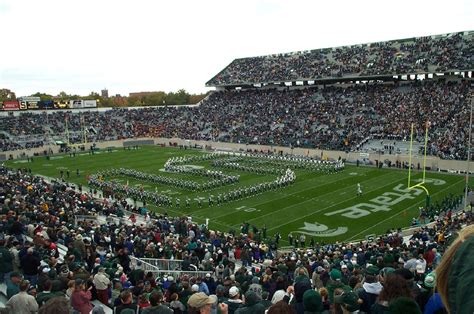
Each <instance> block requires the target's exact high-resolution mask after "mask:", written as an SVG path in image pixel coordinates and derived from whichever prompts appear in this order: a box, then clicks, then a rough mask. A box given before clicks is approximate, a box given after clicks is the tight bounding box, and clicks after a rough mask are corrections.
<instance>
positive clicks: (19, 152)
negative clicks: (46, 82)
mask: <svg viewBox="0 0 474 314" xmlns="http://www.w3.org/2000/svg"><path fill="white" fill-rule="evenodd" d="M227 57H228V59H229V61H230V60H233V61H230V63H228V65H227V66H225V67H224V68H222V69H221V70H220V71H218V72H217V73H214V75H213V76H212V77H210V78H209V79H208V80H207V82H204V81H203V82H202V84H203V85H205V86H206V87H207V88H209V89H210V90H209V91H208V92H207V93H206V94H205V95H204V94H203V95H202V97H199V99H197V100H196V101H194V102H193V103H191V101H190V99H191V98H192V97H189V95H188V97H187V98H186V100H185V101H184V102H185V103H179V104H178V103H176V104H175V103H173V102H172V101H170V100H169V99H171V98H166V99H167V100H165V98H159V101H158V102H157V103H153V101H152V105H150V103H149V101H150V99H152V98H147V97H149V94H147V93H136V95H133V98H134V99H136V101H137V102H139V105H138V106H137V105H135V103H133V104H132V101H131V99H132V95H131V94H130V97H128V100H127V99H125V100H124V99H123V97H119V96H114V97H113V98H114V101H116V100H117V99H118V98H120V99H121V101H123V102H124V103H125V105H123V106H122V105H121V106H119V107H117V106H106V105H104V104H106V103H107V104H108V103H109V101H110V99H111V98H112V97H109V96H108V95H107V91H106V90H105V93H104V91H102V94H101V95H98V94H94V95H92V94H91V96H93V97H91V96H90V97H81V96H77V95H65V94H64V95H58V96H57V97H56V96H51V97H49V96H48V95H47V94H42V93H37V94H32V95H25V96H18V97H17V96H16V95H15V93H14V92H13V91H10V90H7V89H3V90H0V92H1V93H0V96H1V97H2V102H1V106H0V108H1V109H2V110H1V111H0V122H1V123H0V161H1V163H2V164H1V168H0V205H1V216H0V218H1V219H0V221H1V231H0V234H1V237H0V280H1V284H0V313H17V312H18V313H38V312H39V313H81V314H82V313H144V314H145V313H223V314H226V313H236V314H239V313H298V314H299V313H301V314H305V313H401V311H405V312H406V313H471V312H472V311H473V310H474V303H473V298H472V293H471V292H470V290H469V285H470V284H472V283H474V279H473V278H472V275H471V273H472V272H473V270H474V269H473V266H472V265H471V264H472V263H470V262H469V260H470V258H472V255H473V254H474V237H473V236H472V235H473V234H474V228H472V227H471V224H472V219H473V218H472V206H473V205H474V196H473V195H472V184H471V182H470V176H471V174H472V171H473V170H474V169H471V167H472V166H473V165H472V164H471V162H472V155H471V142H472V140H471V132H472V106H473V104H474V94H473V92H474V75H473V70H474V31H458V32H451V33H445V34H431V35H428V36H423V37H411V38H403V39H390V38H387V40H386V41H379V42H371V43H359V44H355V45H349V46H337V47H327V48H317V49H314V50H304V51H295V52H285V51H280V52H278V51H275V54H269V55H260V56H256V57H243V58H240V57H239V58H235V59H233V55H232V54H229V55H228V56H227ZM183 93H184V92H183ZM178 95H181V96H182V93H181V94H179V93H177V94H173V96H176V99H178ZM155 96H156V95H155ZM160 97H161V96H160ZM163 97H164V96H163ZM166 97H167V96H166ZM155 99H158V98H155ZM186 101H189V102H187V103H186Z"/></svg>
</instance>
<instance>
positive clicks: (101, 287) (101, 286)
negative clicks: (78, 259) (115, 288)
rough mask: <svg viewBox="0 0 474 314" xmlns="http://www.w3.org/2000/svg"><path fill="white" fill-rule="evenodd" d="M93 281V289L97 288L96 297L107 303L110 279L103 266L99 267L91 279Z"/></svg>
mask: <svg viewBox="0 0 474 314" xmlns="http://www.w3.org/2000/svg"><path fill="white" fill-rule="evenodd" d="M92 282H93V283H94V286H95V289H96V290H97V299H98V300H99V301H100V302H102V303H103V304H105V305H107V304H109V290H108V289H109V286H110V279H109V277H108V276H107V274H106V273H105V268H103V267H100V268H99V271H98V272H97V274H96V275H95V276H94V279H93V280H92Z"/></svg>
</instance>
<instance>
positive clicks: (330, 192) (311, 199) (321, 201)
mask: <svg viewBox="0 0 474 314" xmlns="http://www.w3.org/2000/svg"><path fill="white" fill-rule="evenodd" d="M386 175H393V173H387V174H384V175H382V176H379V177H373V178H371V179H369V180H367V181H370V180H372V179H373V180H374V181H377V180H378V179H379V178H381V177H385V176H386ZM367 181H365V182H367ZM395 182H398V181H395ZM388 185H389V184H388ZM348 188H352V185H351V186H347V187H344V188H343V189H348ZM379 188H380V187H378V188H377V189H379ZM377 189H375V190H377ZM339 190H341V189H339ZM339 190H336V191H329V192H327V193H324V194H320V195H318V196H315V197H312V198H309V199H307V200H305V201H303V202H300V203H297V204H293V205H290V206H287V207H283V208H281V209H279V210H276V211H272V212H269V213H267V214H265V215H262V216H259V217H254V218H251V219H249V220H247V222H250V221H252V220H255V219H259V218H262V217H266V216H270V215H274V214H275V213H277V212H279V211H282V210H284V209H287V208H291V207H294V206H300V205H301V204H303V203H306V202H309V201H313V200H314V199H317V198H320V197H326V196H327V195H329V194H333V193H335V192H337V191H339ZM375 190H369V192H372V191H375ZM277 199H279V198H277ZM351 199H352V198H351ZM274 200H275V199H273V200H271V201H266V202H264V203H261V204H259V205H262V204H265V203H270V202H272V201H274ZM347 200H348V199H346V200H344V202H345V201H347ZM318 201H319V202H320V203H330V204H331V205H330V206H328V207H325V208H323V209H326V208H329V207H331V206H334V204H332V202H329V201H327V200H325V199H323V200H318ZM252 206H255V205H252ZM257 206H258V205H257ZM317 212H319V211H316V212H313V213H317ZM227 215H230V214H226V216H227ZM234 226H237V225H234ZM268 230H270V229H268Z"/></svg>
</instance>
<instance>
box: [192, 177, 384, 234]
mask: <svg viewBox="0 0 474 314" xmlns="http://www.w3.org/2000/svg"><path fill="white" fill-rule="evenodd" d="M386 175H393V173H392V172H387V173H386V174H383V175H381V176H379V177H374V178H373V179H378V178H380V177H384V176H386ZM346 179H351V177H348V176H345V177H343V178H341V179H338V180H335V181H332V182H329V183H327V181H326V182H324V183H322V184H319V185H313V186H311V187H310V188H307V189H299V190H298V191H296V192H294V193H287V194H284V195H283V196H282V197H278V198H274V199H271V200H270V201H268V200H266V201H263V202H260V203H257V204H255V205H253V204H250V205H249V206H252V207H257V206H260V205H264V204H266V203H270V202H273V201H275V200H280V199H284V198H287V197H289V196H293V195H295V194H299V193H302V192H304V191H308V190H311V189H314V188H317V187H321V186H325V185H328V184H332V183H336V182H339V181H342V180H346ZM370 180H371V179H369V180H366V181H364V182H367V181H370ZM293 186H294V185H293ZM293 186H292V187H293ZM344 188H347V187H344ZM267 192H269V193H277V194H278V195H281V193H280V191H274V190H271V191H267ZM332 192H334V191H331V192H328V193H325V194H321V195H318V196H317V197H320V196H323V195H327V194H330V193H332ZM254 196H258V195H254ZM305 199H306V200H305V201H304V202H303V203H305V202H307V201H311V200H313V199H314V198H309V199H308V198H307V197H306V198H305ZM298 204H301V202H300V203H298ZM207 209H209V208H204V209H201V210H199V211H205V210H207ZM199 211H196V213H197V212H199ZM273 213H274V212H272V213H271V214H273ZM233 214H235V212H228V213H225V214H223V215H218V216H215V217H214V218H222V217H225V216H230V215H233ZM260 217H262V216H260ZM210 219H212V217H210ZM234 226H236V225H234Z"/></svg>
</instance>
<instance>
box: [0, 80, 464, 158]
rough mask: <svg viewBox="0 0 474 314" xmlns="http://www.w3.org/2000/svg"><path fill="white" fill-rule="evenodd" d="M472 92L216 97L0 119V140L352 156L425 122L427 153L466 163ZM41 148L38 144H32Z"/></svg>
mask: <svg viewBox="0 0 474 314" xmlns="http://www.w3.org/2000/svg"><path fill="white" fill-rule="evenodd" d="M470 92H472V87H470V85H469V82H468V81H455V82H447V83H446V82H436V81H423V82H420V81H415V82H411V83H408V84H406V85H400V86H399V85H382V84H361V85H355V86H351V87H344V88H342V87H326V88H324V89H318V88H308V89H298V90H275V89H271V90H242V91H226V92H215V93H213V94H212V95H210V96H209V97H208V99H206V100H205V102H204V103H203V104H201V105H200V106H199V107H179V108H176V107H159V108H144V109H133V110H127V109H116V110H108V111H105V112H84V113H76V114H74V113H71V112H55V113H53V114H49V115H48V119H46V117H45V115H46V114H45V113H43V114H21V115H20V116H8V117H4V116H2V117H0V122H1V123H0V130H2V131H5V132H7V133H8V134H9V135H10V137H9V138H8V139H6V138H3V139H2V138H0V147H1V149H2V150H4V151H5V150H8V149H17V148H19V145H20V143H21V142H20V141H19V140H18V139H17V138H16V137H15V135H17V134H31V135H40V134H44V135H45V141H44V142H46V136H52V137H53V138H54V139H56V140H63V141H64V140H65V135H64V134H65V131H66V121H68V122H67V124H68V130H69V133H70V138H69V140H70V142H71V143H74V142H81V141H82V138H83V132H82V131H81V130H83V129H86V130H87V137H88V142H95V141H104V140H115V139H125V138H138V137H179V138H183V139H189V140H216V141H224V142H234V143H246V144H263V145H281V146H290V147H307V148H320V149H332V150H346V151H349V150H352V151H354V150H358V149H359V148H360V145H361V143H363V142H364V141H365V140H367V138H382V139H394V140H395V139H396V140H409V137H410V126H411V123H415V125H416V134H415V136H416V137H417V139H418V140H420V141H422V140H423V137H424V126H425V124H426V123H427V121H428V123H429V124H430V131H429V154H432V155H437V156H439V157H441V158H444V159H465V158H466V157H467V150H466V146H467V145H466V141H467V132H466V129H465V126H466V125H468V122H469V121H468V119H469V108H468V104H467V98H468V96H469V93H470ZM45 121H49V122H48V124H45ZM81 121H83V122H81ZM14 143H16V144H14ZM24 143H25V145H30V146H31V144H30V142H28V141H26V142H24ZM42 143H43V141H35V142H34V143H33V146H37V145H41V144H42ZM26 147H28V146H26Z"/></svg>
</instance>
